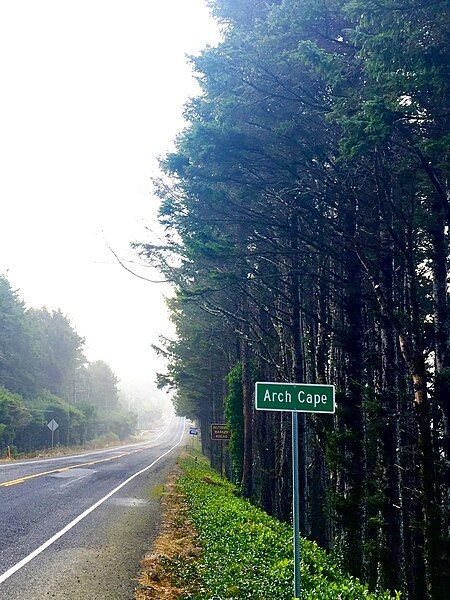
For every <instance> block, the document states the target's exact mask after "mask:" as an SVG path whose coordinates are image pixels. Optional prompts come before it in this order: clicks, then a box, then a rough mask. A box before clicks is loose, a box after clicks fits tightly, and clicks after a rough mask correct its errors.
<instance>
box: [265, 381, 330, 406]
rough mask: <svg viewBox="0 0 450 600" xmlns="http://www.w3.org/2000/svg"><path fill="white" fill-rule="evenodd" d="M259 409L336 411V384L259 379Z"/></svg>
mask: <svg viewBox="0 0 450 600" xmlns="http://www.w3.org/2000/svg"><path fill="white" fill-rule="evenodd" d="M255 388H256V391H255V400H256V406H255V407H256V409H257V410H287V411H290V412H293V411H295V412H312V413H334V385H322V384H318V383H277V382H274V381H257V382H256V386H255Z"/></svg>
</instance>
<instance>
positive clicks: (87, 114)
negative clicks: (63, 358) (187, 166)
mask: <svg viewBox="0 0 450 600" xmlns="http://www.w3.org/2000/svg"><path fill="white" fill-rule="evenodd" d="M218 39H219V33H218V29H217V26H216V24H215V23H214V22H213V20H212V18H211V17H210V15H209V12H208V10H207V7H206V2H203V1H202V0H39V2H37V1H36V0H0V56H1V57H2V58H1V61H0V86H1V94H0V207H1V209H0V273H2V274H6V275H7V277H8V279H9V281H10V282H11V284H12V285H13V286H14V288H16V289H18V290H19V294H20V296H21V297H22V298H23V299H24V300H25V302H26V304H27V306H29V307H31V306H33V307H42V306H46V307H47V308H49V309H56V308H61V310H62V311H63V312H64V313H66V314H67V315H68V316H69V317H70V319H71V321H72V323H73V325H74V326H75V328H76V329H77V331H78V332H79V334H80V335H82V336H84V337H85V339H86V356H87V358H88V359H89V360H90V361H93V360H98V359H102V360H105V361H106V362H108V364H110V366H111V367H112V369H113V370H114V371H115V373H116V374H117V376H118V377H119V379H120V387H121V389H122V390H123V391H124V392H125V393H126V394H128V395H129V396H132V397H134V396H137V397H146V396H147V394H148V392H149V391H150V392H151V393H152V394H155V393H156V392H155V391H154V390H155V386H154V379H155V373H156V372H157V371H158V370H161V369H163V364H162V363H161V359H159V358H158V357H156V355H155V353H154V351H153V350H152V349H151V345H152V344H153V343H157V342H158V336H159V335H160V334H163V335H169V336H170V335H173V331H172V329H171V325H170V323H169V321H168V315H167V310H166V308H165V304H164V295H165V294H168V293H170V290H169V289H168V288H164V286H161V285H158V284H150V283H147V282H144V281H142V280H139V279H137V278H135V277H133V276H132V275H130V274H128V273H127V272H126V271H125V270H124V269H123V268H122V267H121V266H120V265H118V264H117V262H116V260H115V258H114V256H113V255H112V254H111V252H110V251H109V249H108V244H109V245H110V246H111V247H112V248H113V249H114V251H115V252H116V253H117V254H118V255H119V256H120V258H121V259H123V260H136V256H135V255H133V251H132V250H131V249H130V242H133V241H144V242H145V241H146V240H148V239H149V235H150V234H149V232H148V229H150V230H151V231H156V232H157V228H156V214H157V209H158V202H157V200H156V199H155V198H154V197H153V196H152V184H151V178H152V176H154V175H155V174H157V157H158V156H162V155H163V154H164V153H165V152H166V151H167V150H169V149H171V148H172V143H173V140H174V138H175V136H176V133H177V132H178V131H179V130H180V129H181V128H182V127H183V120H182V107H183V104H184V102H185V101H186V100H187V98H188V97H190V96H192V95H193V94H195V93H197V92H198V88H197V84H196V82H195V79H194V78H193V75H192V72H191V69H190V66H189V64H188V61H187V59H186V54H188V55H189V54H195V53H198V52H199V51H200V50H201V49H202V48H203V47H204V46H205V45H206V44H215V43H217V41H218ZM155 235H157V233H156V234H155ZM139 272H140V273H143V274H145V275H150V277H154V276H155V273H152V272H151V271H150V270H149V269H148V268H145V267H142V268H140V269H139Z"/></svg>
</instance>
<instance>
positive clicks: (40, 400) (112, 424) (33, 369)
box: [0, 276, 137, 457]
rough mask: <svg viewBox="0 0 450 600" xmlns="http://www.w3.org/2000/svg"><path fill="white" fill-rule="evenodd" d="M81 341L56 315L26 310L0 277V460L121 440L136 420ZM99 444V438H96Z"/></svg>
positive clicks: (102, 366)
mask: <svg viewBox="0 0 450 600" xmlns="http://www.w3.org/2000/svg"><path fill="white" fill-rule="evenodd" d="M83 347H84V339H83V338H82V337H80V336H79V335H78V333H77V332H76V330H75V329H74V327H73V325H72V324H71V322H70V320H69V318H68V317H67V316H66V315H64V314H63V313H62V312H61V311H60V310H54V311H49V310H47V309H46V308H42V309H34V308H31V309H27V308H26V306H25V303H24V302H23V300H21V299H20V297H19V295H18V293H17V292H16V291H15V290H14V289H13V288H12V287H11V284H10V283H9V281H8V279H7V278H6V277H5V276H0V457H1V456H5V455H6V452H7V447H8V446H9V448H10V451H11V452H12V454H15V453H20V452H32V451H34V450H41V449H43V448H46V447H48V446H49V445H50V443H51V432H50V430H49V429H48V428H47V423H48V422H49V421H51V420H52V419H55V420H56V422H57V423H58V424H59V427H58V429H56V431H55V434H54V442H55V443H56V444H61V445H66V446H70V445H80V444H84V443H86V442H89V441H92V440H94V439H96V438H100V439H101V440H103V441H104V442H107V441H115V440H119V439H121V440H122V439H126V438H127V437H129V436H130V435H131V434H132V433H133V432H134V431H135V428H136V424H137V415H136V414H134V413H133V412H130V411H128V410H125V408H124V407H123V406H122V405H121V403H120V400H119V391H118V388H117V383H118V379H117V377H116V375H115V374H114V373H113V371H112V370H111V368H110V367H109V366H108V365H107V364H106V363H105V362H104V361H102V360H97V361H94V362H91V363H88V361H87V360H86V358H85V356H84V354H83ZM98 441H100V440H98Z"/></svg>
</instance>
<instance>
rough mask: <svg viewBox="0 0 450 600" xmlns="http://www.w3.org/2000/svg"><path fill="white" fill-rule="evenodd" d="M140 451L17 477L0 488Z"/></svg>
mask: <svg viewBox="0 0 450 600" xmlns="http://www.w3.org/2000/svg"><path fill="white" fill-rule="evenodd" d="M142 450H146V448H139V449H138V450H131V451H130V452H122V454H118V455H116V456H109V457H108V458H101V459H99V460H92V461H90V462H85V463H79V464H76V465H69V466H68V467H60V468H59V469H52V470H51V471H43V472H41V473H34V474H33V475H25V476H24V477H19V478H18V479H11V480H10V481H4V482H3V483H0V488H1V487H11V486H13V485H18V484H19V483H24V482H25V481H29V480H30V479H35V478H36V477H44V475H51V474H52V473H63V472H64V471H70V470H71V469H78V468H83V467H90V466H91V465H97V464H99V463H103V462H108V461H110V460H116V459H118V458H122V457H123V456H128V455H129V454H134V453H135V452H142Z"/></svg>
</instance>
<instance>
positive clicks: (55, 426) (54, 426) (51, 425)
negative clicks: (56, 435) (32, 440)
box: [47, 419, 59, 431]
mask: <svg viewBox="0 0 450 600" xmlns="http://www.w3.org/2000/svg"><path fill="white" fill-rule="evenodd" d="M47 427H48V428H49V429H50V431H55V430H56V429H58V427H59V423H57V422H56V421H55V419H52V420H51V421H50V423H47Z"/></svg>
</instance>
